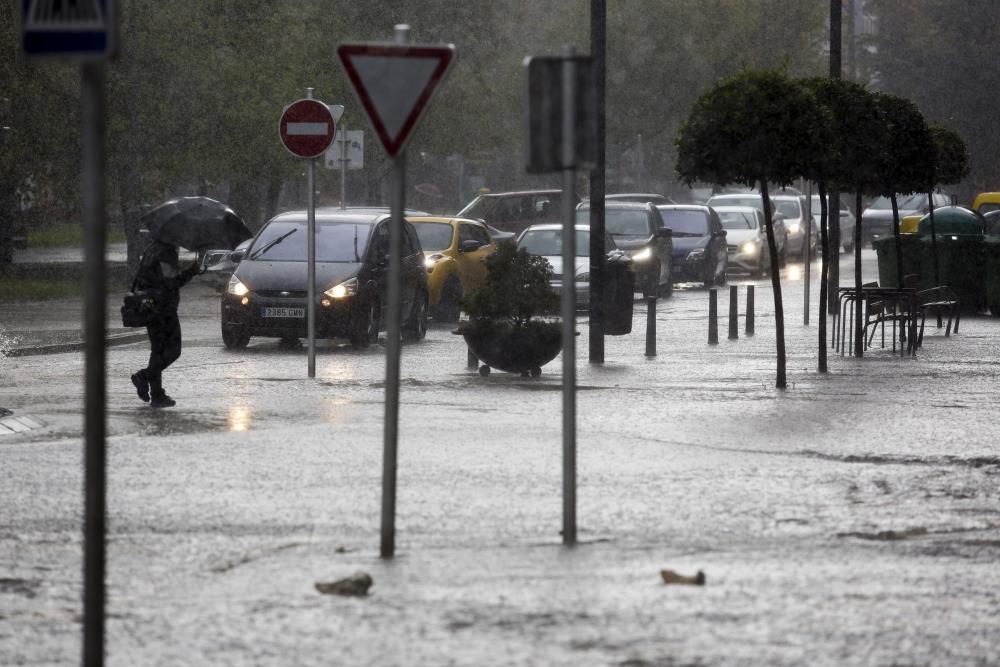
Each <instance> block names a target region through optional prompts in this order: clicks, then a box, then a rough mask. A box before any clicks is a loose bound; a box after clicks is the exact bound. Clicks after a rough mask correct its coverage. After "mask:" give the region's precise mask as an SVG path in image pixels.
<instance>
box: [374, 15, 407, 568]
mask: <svg viewBox="0 0 1000 667" xmlns="http://www.w3.org/2000/svg"><path fill="white" fill-rule="evenodd" d="M409 30H410V27H409V26H407V25H397V26H396V34H395V38H396V39H395V41H396V43H397V44H405V43H406V41H407V35H408V33H409ZM405 198H406V152H405V151H400V152H399V153H398V154H397V155H396V157H395V158H393V160H392V202H391V204H392V219H391V220H390V221H389V304H388V310H387V312H386V333H385V338H386V344H385V348H386V350H385V354H386V359H385V432H384V439H383V444H382V449H383V462H382V542H381V547H380V549H379V555H380V556H381V557H382V558H392V557H393V555H394V554H395V551H396V469H397V461H398V447H399V352H400V333H399V319H400V312H399V311H400V285H399V283H400V277H401V274H402V271H401V270H400V255H401V254H402V253H401V249H402V234H403V207H404V205H405Z"/></svg>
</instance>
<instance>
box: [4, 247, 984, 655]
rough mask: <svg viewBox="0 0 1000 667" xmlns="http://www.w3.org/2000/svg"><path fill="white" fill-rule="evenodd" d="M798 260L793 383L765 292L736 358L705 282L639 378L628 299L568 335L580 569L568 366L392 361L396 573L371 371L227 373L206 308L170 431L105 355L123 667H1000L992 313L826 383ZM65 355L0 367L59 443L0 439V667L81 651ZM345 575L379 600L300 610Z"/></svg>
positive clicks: (116, 615) (77, 359) (140, 354)
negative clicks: (623, 321) (686, 582)
mask: <svg viewBox="0 0 1000 667" xmlns="http://www.w3.org/2000/svg"><path fill="white" fill-rule="evenodd" d="M869 255H870V251H866V259H867V260H868V261H867V263H866V271H869V270H874V269H873V266H874V262H873V257H874V255H870V256H869ZM795 266H796V265H792V264H790V265H789V269H788V270H786V272H785V274H786V282H785V284H784V285H783V288H784V290H785V312H786V334H787V341H788V351H789V358H788V359H789V360H788V378H789V389H788V390H787V391H784V392H781V391H778V390H775V389H774V388H773V384H774V358H773V356H774V355H773V349H774V338H773V335H774V331H773V303H772V301H771V294H770V289H769V284H768V283H767V282H766V281H758V282H757V283H756V289H757V298H756V303H757V312H756V333H755V335H754V336H752V337H746V336H745V335H744V332H743V328H742V324H741V327H740V338H739V340H727V339H726V319H725V313H727V312H728V288H722V289H720V295H719V296H720V299H719V306H720V307H719V312H720V313H722V314H723V316H722V317H721V318H720V343H719V345H717V346H709V345H708V344H707V343H706V340H707V301H708V292H707V290H706V289H704V288H693V287H692V288H686V287H685V288H679V289H678V290H677V291H676V292H675V295H674V296H673V298H671V299H668V300H663V301H661V302H660V304H659V306H658V310H657V323H658V324H657V325H658V341H657V343H658V345H657V348H658V352H659V354H658V356H656V357H655V358H651V359H650V358H646V357H645V355H644V349H645V348H644V337H643V332H644V331H645V312H644V304H643V303H642V302H641V301H638V300H637V301H636V312H635V322H634V326H633V333H632V334H631V335H629V336H624V337H617V338H612V337H609V338H608V339H607V352H606V358H607V363H605V364H604V365H603V366H592V365H590V364H588V363H587V361H586V359H585V354H586V350H587V327H586V325H585V322H586V319H585V318H581V319H580V320H579V326H578V330H579V331H580V334H581V335H580V337H579V339H578V343H577V345H578V347H577V349H578V350H579V351H580V356H581V358H580V359H579V362H578V365H577V367H578V384H579V390H580V391H579V393H578V415H579V418H578V449H579V454H578V475H579V491H578V495H579V507H578V521H579V537H580V542H581V544H580V545H579V546H577V547H575V548H566V547H563V546H562V545H561V538H560V534H559V530H560V527H561V488H562V487H561V437H562V436H561V393H560V384H561V382H560V370H559V369H560V364H559V362H558V360H557V361H555V362H553V363H551V364H549V365H547V366H546V367H545V368H544V369H543V371H544V372H543V374H542V376H541V377H540V378H537V379H532V378H521V377H518V376H514V375H509V374H505V373H499V372H494V373H493V374H492V375H490V376H489V377H481V376H480V375H478V374H477V373H476V372H475V371H474V370H468V369H466V367H465V363H466V352H465V347H464V343H463V342H462V339H461V338H460V337H458V336H455V335H453V334H452V333H451V327H448V326H445V325H432V327H431V330H430V331H429V332H428V336H427V339H426V340H425V341H423V342H421V343H416V344H407V345H405V346H404V347H403V359H402V388H401V400H402V405H401V412H400V438H399V441H400V459H399V497H398V516H397V523H396V528H397V557H396V558H395V559H394V560H392V561H382V560H380V559H379V558H378V526H379V507H380V498H381V466H382V437H383V433H382V421H383V416H384V407H383V402H382V398H383V392H384V389H383V384H384V348H383V347H382V346H381V345H379V346H375V347H372V348H369V349H367V350H363V351H356V350H353V349H351V348H350V347H347V346H343V347H342V346H339V345H329V344H326V343H322V344H321V345H320V346H319V350H318V354H317V372H316V375H317V377H316V380H315V381H310V380H308V379H306V377H305V376H306V354H305V352H304V349H300V350H284V349H281V348H279V346H278V345H277V343H276V342H275V341H268V340H260V341H258V340H254V341H253V342H251V345H250V348H248V349H247V350H246V351H244V352H236V353H234V352H226V351H224V349H223V347H222V344H221V341H220V339H219V334H218V297H217V296H213V294H212V292H211V291H210V290H208V289H205V288H192V291H191V293H190V294H186V296H185V300H184V301H183V302H182V306H181V319H182V323H183V327H184V336H185V347H184V352H183V356H182V357H181V358H180V360H179V361H178V362H177V363H176V364H174V366H172V367H171V368H170V369H169V370H168V371H167V372H166V373H165V375H164V383H165V386H166V387H167V388H168V389H169V390H170V393H171V395H173V396H174V398H176V399H177V401H178V405H177V407H176V408H172V409H170V410H164V411H159V412H158V411H154V410H151V409H149V408H148V407H147V406H145V405H143V404H141V403H140V402H139V401H138V399H137V398H136V397H135V394H134V391H133V389H132V387H131V385H130V383H129V382H128V375H129V373H131V372H132V371H134V369H136V368H138V367H140V366H141V365H142V364H143V363H144V359H145V355H146V354H147V347H146V345H145V344H144V343H134V344H130V345H124V346H120V347H115V348H112V349H111V350H109V356H108V368H109V372H108V374H109V414H108V431H109V438H108V442H109V459H108V460H109V463H108V475H109V497H108V502H109V508H108V516H109V545H108V574H109V600H108V613H109V620H108V645H107V654H108V664H114V665H131V664H157V665H175V664H176V665H192V664H204V665H221V664H262V665H263V664H273V665H287V664H302V665H330V664H336V665H362V664H373V665H374V664H377V665H448V664H453V665H524V664H545V665H621V666H626V665H627V666H629V667H638V666H642V665H748V666H749V665H801V664H812V665H925V664H926V665H993V664H998V663H1000V645H998V642H997V636H998V631H1000V593H998V591H1000V586H998V584H1000V574H998V571H997V568H996V560H997V557H998V553H1000V456H998V454H997V451H996V427H995V418H996V414H997V408H998V400H997V398H996V374H997V368H998V363H1000V362H998V359H1000V354H998V352H1000V349H998V347H1000V342H998V341H1000V339H998V337H997V333H998V329H1000V320H998V319H996V318H990V317H986V316H980V317H968V318H963V320H962V323H961V331H960V333H959V334H957V335H953V336H952V337H950V338H945V337H944V336H943V334H942V333H939V332H938V330H937V329H935V328H933V326H932V325H931V323H928V330H927V333H926V334H925V340H924V345H923V348H922V349H921V350H920V351H919V352H918V355H917V356H916V358H900V357H898V356H892V355H891V352H890V351H889V350H881V349H880V348H878V347H876V348H874V349H873V350H871V354H870V356H869V357H866V358H865V359H863V360H856V359H853V358H848V357H843V358H842V357H840V356H839V355H835V354H832V353H831V356H830V372H829V374H827V375H826V376H821V375H819V374H818V373H816V372H815V365H816V361H815V359H816V351H815V347H816V336H817V326H816V314H815V312H814V313H813V315H812V318H811V319H812V324H811V325H810V326H808V327H804V326H802V312H801V309H802V283H801V282H800V281H798V282H797V281H795V280H794V279H789V278H788V276H787V274H788V272H790V271H792V270H793V269H794V268H795ZM799 266H800V265H799ZM842 266H843V267H845V268H842V271H845V270H846V267H848V263H847V261H846V256H845V261H844V262H843V263H842ZM817 274H818V263H817V264H816V265H814V271H813V276H814V277H816V276H817ZM743 282H744V281H742V280H736V281H734V283H733V284H738V285H739V290H738V293H739V298H740V313H743V308H744V305H743V304H744V299H745V288H744V287H743ZM814 290H815V285H814ZM817 298H818V297H817V296H816V292H815V291H814V292H813V297H812V303H813V304H814V305H815V303H816V301H817ZM82 363H83V359H82V355H81V354H79V353H64V354H53V355H46V356H36V357H22V358H7V359H3V360H2V364H3V365H2V366H0V396H2V399H3V400H2V404H3V405H5V406H7V407H9V408H12V409H14V410H15V414H27V415H33V416H35V417H36V418H38V419H41V420H42V421H44V423H45V427H44V428H41V429H35V430H32V431H28V432H25V433H19V434H13V435H8V436H4V437H3V438H2V439H0V457H2V461H3V465H2V466H0V472H2V478H3V484H2V485H0V507H2V508H3V509H2V510H0V664H30V665H50V664H73V663H74V662H75V661H76V660H77V659H78V655H79V651H80V635H81V630H80V623H79V620H80V619H79V613H80V586H81V580H80V572H81V521H82V502H81V485H82V479H81V467H80V461H81V455H82V445H81V437H80V435H79V430H80V426H81V421H82V416H81V410H82V400H81V388H80V386H81V385H80V381H79V377H80V374H81V373H82V367H83V366H82ZM662 569H670V570H674V571H676V572H678V573H681V574H684V575H693V574H695V572H697V571H698V570H701V571H703V572H704V573H705V578H706V583H705V586H704V587H698V586H676V585H669V586H668V585H664V584H663V583H662V581H661V577H660V570H662ZM359 570H361V571H365V572H367V573H369V574H370V575H371V577H372V578H373V580H374V586H373V587H372V589H371V593H370V595H369V596H368V597H366V598H340V597H331V596H324V595H320V594H318V593H317V592H316V590H315V589H314V584H315V583H317V582H322V581H332V580H334V579H339V578H341V577H346V576H348V575H350V574H352V573H353V572H355V571H359Z"/></svg>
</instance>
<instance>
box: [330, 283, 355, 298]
mask: <svg viewBox="0 0 1000 667" xmlns="http://www.w3.org/2000/svg"><path fill="white" fill-rule="evenodd" d="M357 293H358V279H357V278H350V279H348V280H345V281H344V282H342V283H340V284H339V285H334V286H333V287H331V288H330V289H328V290H326V291H325V292H323V294H325V295H326V296H328V297H330V298H331V299H343V298H345V297H348V296H354V295H355V294H357Z"/></svg>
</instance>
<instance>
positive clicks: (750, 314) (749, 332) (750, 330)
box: [746, 285, 753, 336]
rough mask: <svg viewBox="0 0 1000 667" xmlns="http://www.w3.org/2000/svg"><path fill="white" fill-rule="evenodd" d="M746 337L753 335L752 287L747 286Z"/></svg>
mask: <svg viewBox="0 0 1000 667" xmlns="http://www.w3.org/2000/svg"><path fill="white" fill-rule="evenodd" d="M746 335H748V336H752V335H753V285H747V328H746Z"/></svg>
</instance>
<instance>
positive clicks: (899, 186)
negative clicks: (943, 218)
mask: <svg viewBox="0 0 1000 667" xmlns="http://www.w3.org/2000/svg"><path fill="white" fill-rule="evenodd" d="M874 96H875V104H876V106H877V107H878V111H879V117H880V118H881V119H882V123H883V124H884V127H885V147H884V150H883V151H880V155H881V165H880V167H879V178H878V188H879V194H882V195H885V196H886V197H889V198H890V201H891V202H892V235H893V238H894V239H895V245H896V280H897V283H896V284H897V286H898V287H902V286H903V247H902V245H901V244H900V239H899V204H898V202H897V198H896V195H897V193H902V194H909V193H913V192H927V191H928V190H929V189H930V187H931V184H932V183H933V182H934V164H935V159H936V149H935V147H934V138H933V137H932V136H931V131H930V128H928V127H927V123H926V122H925V121H924V117H923V115H922V114H921V113H920V110H919V109H917V106H916V105H915V104H914V103H913V102H911V101H909V100H907V99H904V98H902V97H897V96H896V95H889V94H888V93H875V94H874Z"/></svg>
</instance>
